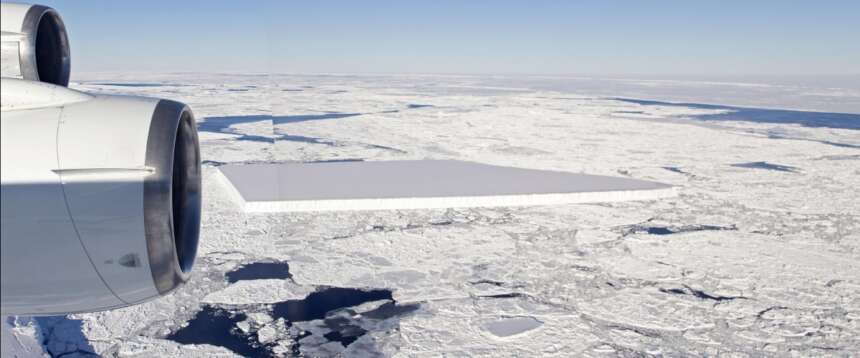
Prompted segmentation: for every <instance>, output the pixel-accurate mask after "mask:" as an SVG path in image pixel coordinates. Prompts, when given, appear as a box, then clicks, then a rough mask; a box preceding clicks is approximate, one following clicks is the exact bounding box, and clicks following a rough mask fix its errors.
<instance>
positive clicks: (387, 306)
mask: <svg viewBox="0 0 860 358" xmlns="http://www.w3.org/2000/svg"><path fill="white" fill-rule="evenodd" d="M375 301H386V302H384V303H382V304H381V305H379V306H378V307H376V308H373V309H370V310H369V311H366V312H359V311H358V308H357V306H360V305H362V304H364V303H368V302H375ZM419 308H420V305H419V304H405V305H401V304H398V303H397V302H396V301H395V300H394V299H393V297H392V293H391V291H390V290H360V289H354V288H338V287H327V288H322V289H320V290H318V291H316V292H314V293H311V294H310V295H308V296H307V297H306V298H305V299H302V300H287V301H282V302H278V303H275V304H272V305H242V306H234V307H219V306H214V305H204V306H203V307H202V310H201V311H200V312H198V313H197V314H196V315H195V316H194V317H193V318H192V319H191V320H189V321H188V322H187V324H186V325H184V326H183V327H182V328H180V329H178V330H177V331H175V332H173V333H171V334H169V335H168V336H167V337H165V338H166V339H169V340H172V341H175V342H177V343H181V344H210V345H214V346H220V347H224V348H227V349H229V350H231V351H233V352H234V353H236V354H239V355H242V356H251V357H274V356H280V355H281V354H278V352H276V351H275V348H276V347H278V346H279V343H280V342H283V341H284V340H289V341H291V342H292V347H291V349H292V354H293V355H294V356H299V355H301V354H302V353H301V346H302V341H303V340H304V339H305V338H307V337H310V336H312V335H313V334H314V333H313V332H311V330H302V329H299V330H295V329H289V328H290V327H292V326H294V325H295V324H296V323H297V322H310V321H316V320H321V321H319V323H316V322H314V323H311V324H313V325H317V324H321V325H322V326H321V327H322V329H323V330H324V331H326V332H327V333H324V334H323V338H325V340H326V342H324V343H323V344H325V343H327V342H339V343H340V344H341V345H343V346H344V347H347V346H349V345H350V344H352V343H354V342H355V341H356V340H358V339H359V338H361V337H362V336H364V335H365V334H367V333H368V332H369V331H368V329H370V328H368V327H381V326H382V325H380V322H382V321H385V320H389V319H396V318H399V317H401V316H404V315H407V314H410V313H412V312H414V311H416V310H418V309H419ZM248 313H266V314H267V315H269V316H271V317H272V321H270V322H253V321H252V320H249V315H248ZM241 322H245V323H244V327H245V329H244V330H243V329H241V328H240V327H239V325H238V324H239V323H241ZM391 323H392V324H396V321H394V322H391ZM266 326H269V327H271V328H273V329H274V330H275V332H276V337H275V339H274V340H272V341H269V342H267V343H261V342H260V340H259V335H258V332H259V330H260V329H261V328H263V327H266ZM300 327H301V326H300ZM379 329H382V328H379ZM314 331H315V332H318V331H316V330H314ZM314 344H319V343H314Z"/></svg>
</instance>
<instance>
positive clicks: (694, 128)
mask: <svg viewBox="0 0 860 358" xmlns="http://www.w3.org/2000/svg"><path fill="white" fill-rule="evenodd" d="M546 81H548V82H546V83H549V84H547V85H535V83H538V84H539V83H541V82H540V80H539V79H529V80H528V81H517V80H513V79H505V78H484V77H464V76H353V75H313V76H311V75H307V76H299V75H282V76H281V75H260V76H252V75H234V74H230V75H228V74H225V75H198V74H165V75H146V76H143V75H130V74H129V75H115V74H100V75H91V76H89V77H80V78H78V79H77V80H76V82H75V83H73V85H72V87H75V88H79V89H83V90H87V91H97V92H104V93H124V94H139V95H147V96H155V97H166V98H171V99H175V100H179V101H183V102H186V103H188V104H190V105H191V107H192V108H193V110H194V112H195V115H196V117H197V120H198V122H199V124H200V128H201V132H200V139H201V150H202V156H203V159H204V179H203V180H204V211H203V219H202V220H203V223H202V232H201V240H200V250H199V256H198V259H197V263H196V266H195V268H194V272H193V274H192V278H191V280H190V282H188V283H187V284H186V285H185V286H183V287H181V288H180V289H178V290H177V291H175V292H174V293H172V294H171V295H169V296H166V297H163V298H161V299H158V300H155V301H152V302H148V303H145V304H142V305H139V306H134V307H128V308H124V309H118V310H114V311H109V312H101V313H92V314H76V315H70V316H65V317H51V318H36V319H30V318H28V317H17V318H14V317H13V318H4V325H3V327H4V333H3V349H4V351H3V352H4V357H5V356H6V355H7V352H12V353H9V354H19V355H22V356H29V355H31V354H33V355H38V354H42V352H35V351H34V350H32V349H31V348H32V347H33V345H34V344H35V345H37V346H39V345H40V346H41V347H42V349H43V350H44V352H46V353H47V354H50V355H53V356H58V355H61V354H64V353H69V354H68V355H64V356H75V355H85V354H86V353H87V352H94V353H97V354H100V355H104V356H122V357H150V356H233V355H236V354H237V353H236V352H235V351H233V350H230V349H228V348H226V347H223V346H219V345H218V342H215V343H202V344H180V343H177V342H174V341H172V340H169V339H166V337H168V336H169V335H170V334H171V333H173V332H177V331H179V330H181V329H182V327H184V326H186V325H187V323H186V321H188V320H190V319H192V318H193V317H195V315H197V314H198V313H199V312H200V311H201V310H203V308H204V307H210V308H211V307H218V308H219V309H223V310H226V311H228V312H232V313H242V314H244V315H245V316H244V320H243V321H241V322H237V323H236V324H235V325H234V327H233V328H234V330H235V332H239V333H237V334H242V333H241V332H245V333H247V332H250V333H253V334H252V335H250V336H249V337H250V339H252V340H253V342H252V343H259V344H260V345H264V344H265V345H268V346H267V347H269V350H268V352H269V354H271V355H283V356H288V355H291V354H302V355H306V356H337V355H346V356H403V357H413V356H439V355H449V356H488V357H489V356H494V357H495V356H537V355H543V356H558V357H570V356H592V357H603V356H619V355H620V356H660V355H663V356H689V355H694V356H704V355H707V356H732V357H735V356H737V357H743V356H854V355H860V349H858V347H860V194H858V193H860V192H858V190H857V188H858V185H860V130H858V129H855V128H845V127H850V126H851V124H852V123H857V121H860V115H857V114H847V115H842V116H828V115H827V114H820V113H810V112H790V113H786V112H780V111H763V112H762V111H746V110H743V109H737V108H722V107H719V108H715V107H709V106H678V105H673V104H671V103H644V102H636V101H630V100H625V99H618V98H615V97H625V98H630V97H632V98H636V99H643V100H654V101H662V102H673V101H677V100H683V101H685V102H692V103H708V104H731V105H744V106H756V105H758V104H757V103H759V104H760V106H761V107H768V108H775V107H776V108H778V107H780V106H781V105H780V103H778V102H779V99H780V98H787V99H786V100H785V102H784V103H783V104H784V106H782V107H784V108H801V109H802V108H804V107H803V105H802V104H799V105H795V104H796V103H795V102H796V101H797V100H798V99H803V98H812V97H814V98H817V100H816V101H813V102H810V103H812V104H811V105H810V106H811V107H814V109H816V110H820V111H833V112H847V113H858V112H860V110H858V108H857V107H856V106H854V105H853V104H852V103H854V104H856V103H858V102H857V99H858V98H860V96H858V95H857V93H858V92H857V91H856V90H852V89H850V88H847V89H834V88H800V87H786V86H782V85H777V84H763V85H761V86H752V87H750V85H749V84H735V85H734V87H726V86H732V84H712V83H699V84H695V83H686V84H684V86H686V87H685V88H695V91H693V90H690V91H688V93H692V94H694V95H695V94H698V96H699V97H698V98H689V96H691V95H690V94H688V95H687V97H684V98H682V99H678V98H676V97H673V96H670V95H667V94H666V93H667V91H669V90H667V89H666V88H667V87H666V86H670V87H671V86H672V84H671V83H669V84H665V83H661V82H659V81H653V82H649V83H648V85H649V86H651V87H653V88H654V90H653V91H652V93H653V95H652V96H649V95H648V93H649V92H648V91H647V90H646V89H644V87H642V88H638V89H637V91H639V92H637V93H638V95H636V94H634V95H633V96H631V93H629V88H628V89H624V88H620V89H619V90H618V91H617V92H618V94H617V95H615V93H616V92H613V89H615V88H619V86H618V85H617V82H606V84H605V86H604V87H602V88H598V87H595V86H597V85H594V84H592V87H588V88H586V89H589V88H590V89H593V91H592V92H593V93H592V94H589V93H587V91H584V90H577V89H576V87H575V86H574V84H575V82H571V83H570V84H569V85H566V86H559V85H558V83H562V84H564V83H567V82H565V81H564V80H563V79H550V80H546ZM141 83H143V84H148V85H147V86H141V85H140V84H141ZM727 88H730V89H732V90H728V89H727ZM750 88H752V89H750ZM745 89H747V90H746V91H747V92H744V91H745ZM625 91H627V92H625ZM708 93H719V94H726V93H741V94H743V93H747V94H749V95H747V96H744V95H735V97H734V98H742V99H743V100H742V101H741V100H739V102H730V101H726V102H715V101H713V100H709V97H708V96H707V94H708ZM786 93H788V94H786ZM828 93H831V94H832V95H828ZM757 98H758V99H759V100H758V102H757ZM741 102H743V103H741ZM827 103H836V104H837V105H834V106H833V107H832V108H833V109H830V108H831V107H827ZM727 115H732V116H731V117H726V116H727ZM745 116H749V117H745ZM825 117H827V118H831V119H832V120H834V121H842V122H839V123H841V125H827V124H826V125H823V126H822V125H820V124H821V123H818V124H816V123H817V122H814V120H815V119H817V118H825ZM745 119H748V120H745ZM753 120H757V121H753ZM810 121H812V122H810ZM828 123H829V122H828ZM419 159H454V160H465V161H472V162H479V163H486V164H492V165H501V166H512V167H522V168H532V169H544V170H556V171H565V172H574V173H589V174H596V175H611V176H622V177H629V178H634V179H641V180H649V181H657V182H662V183H668V184H672V185H675V186H676V187H677V190H678V194H679V195H678V196H677V197H674V198H667V199H659V200H650V201H637V202H617V203H603V204H571V205H547V206H534V207H500V208H479V209H428V210H391V211H362V212H331V213H246V212H243V211H242V210H241V208H240V207H238V206H237V205H235V203H234V202H233V199H232V198H231V195H233V194H231V193H230V192H229V190H227V189H225V186H224V185H221V183H219V182H218V180H217V175H216V173H217V169H216V167H217V166H219V165H223V164H226V163H276V162H312V161H342V160H367V161H380V160H419ZM737 164H741V165H737ZM256 262H281V263H283V262H286V263H288V264H289V273H290V276H291V277H289V278H288V279H287V278H281V279H278V278H269V277H267V278H263V279H243V280H238V281H236V282H230V280H228V277H230V275H229V274H230V273H231V272H238V271H236V270H237V269H238V268H240V267H241V266H242V265H247V264H251V263H256ZM328 287H338V288H357V289H362V290H365V291H370V290H390V291H391V295H392V296H391V298H392V299H393V300H395V301H396V304H397V305H396V307H401V308H404V307H405V308H404V309H402V310H399V311H398V309H396V308H391V305H390V303H391V300H389V299H382V300H378V299H373V300H368V301H367V302H364V303H362V304H360V305H357V306H351V307H347V308H345V309H340V310H335V311H332V312H328V313H327V315H326V316H325V319H312V320H305V321H300V322H286V321H285V320H284V319H283V318H278V317H274V316H273V312H275V311H274V310H273V309H272V307H273V306H272V305H273V304H275V303H277V302H284V301H289V300H302V299H303V298H308V299H309V298H310V297H311V296H312V295H313V293H312V292H320V291H321V290H325V289H326V288H328ZM410 307H411V308H410ZM406 308H409V309H406ZM380 312H388V313H386V314H381V313H380ZM356 331H360V332H364V333H363V334H358V335H355V336H354V337H353V338H354V339H353V340H351V341H344V340H340V341H339V340H338V339H336V338H337V335H340V336H349V335H351V334H354V333H350V332H356ZM330 337H334V338H330ZM13 341H14V342H13ZM344 344H346V346H344ZM13 345H16V346H13Z"/></svg>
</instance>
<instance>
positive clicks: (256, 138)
mask: <svg viewBox="0 0 860 358" xmlns="http://www.w3.org/2000/svg"><path fill="white" fill-rule="evenodd" d="M233 140H236V141H246V142H260V143H270V144H275V138H271V137H266V136H261V135H254V134H243V135H241V136H238V137H236V138H233Z"/></svg>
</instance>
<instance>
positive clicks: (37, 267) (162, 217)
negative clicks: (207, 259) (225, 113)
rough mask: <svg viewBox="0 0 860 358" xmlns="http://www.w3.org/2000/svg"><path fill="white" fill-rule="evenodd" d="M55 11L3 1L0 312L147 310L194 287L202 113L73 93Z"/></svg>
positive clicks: (63, 34) (145, 100) (171, 103)
mask: <svg viewBox="0 0 860 358" xmlns="http://www.w3.org/2000/svg"><path fill="white" fill-rule="evenodd" d="M69 54H70V52H69V41H68V38H67V35H66V30H65V26H64V24H63V21H62V19H61V18H60V16H59V14H58V13H57V12H56V11H55V10H53V9H51V8H48V7H44V6H39V5H22V4H6V3H4V4H2V79H1V80H0V81H2V83H0V92H2V93H0V95H2V117H0V146H2V148H0V204H2V207H0V208H2V223H0V232H1V233H2V237H0V241H2V290H0V292H2V314H4V315H5V314H15V315H23V314H26V315H56V314H67V313H73V312H91V311H101V310H107V309H112V308H118V307H124V306H128V305H133V304H137V303H141V302H144V301H147V300H150V299H153V298H156V297H159V296H162V295H165V294H168V293H169V292H171V291H172V290H173V289H175V288H176V287H178V286H179V285H181V284H182V283H184V282H185V281H187V280H188V278H189V274H190V272H191V268H192V266H193V264H194V259H195V257H196V253H197V243H198V237H199V230H200V210H201V182H200V177H201V173H200V149H199V145H198V139H197V129H196V123H195V120H194V115H193V114H192V112H191V110H190V109H189V108H188V106H186V105H184V104H182V103H178V102H174V101H169V100H162V99H152V98H143V97H128V96H108V95H95V94H88V93H84V92H80V91H76V90H73V89H69V88H67V87H66V86H67V85H68V81H69V71H70V55H69Z"/></svg>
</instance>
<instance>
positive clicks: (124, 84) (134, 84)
mask: <svg viewBox="0 0 860 358" xmlns="http://www.w3.org/2000/svg"><path fill="white" fill-rule="evenodd" d="M83 84H85V85H98V86H115V87H184V86H187V85H183V84H174V83H146V82H84V83H83Z"/></svg>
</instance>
